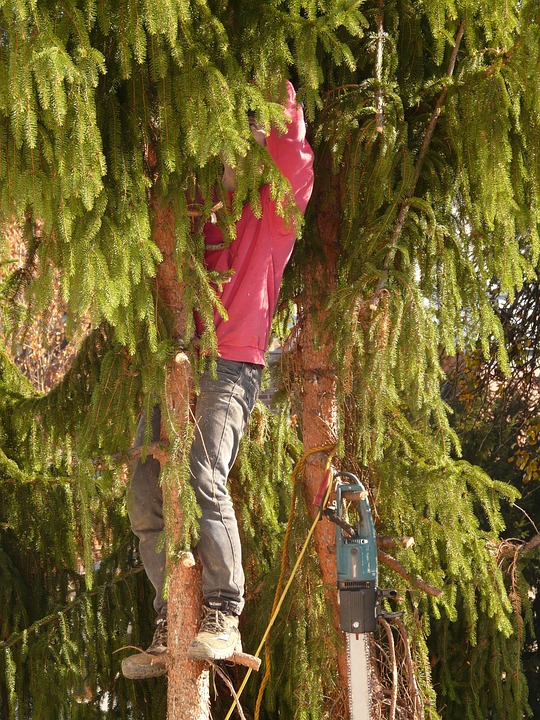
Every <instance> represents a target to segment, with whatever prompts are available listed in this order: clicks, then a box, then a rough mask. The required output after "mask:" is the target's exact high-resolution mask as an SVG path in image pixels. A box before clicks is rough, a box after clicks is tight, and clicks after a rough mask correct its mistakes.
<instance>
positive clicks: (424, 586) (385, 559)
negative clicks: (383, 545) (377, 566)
mask: <svg viewBox="0 0 540 720" xmlns="http://www.w3.org/2000/svg"><path fill="white" fill-rule="evenodd" d="M377 556H378V558H379V560H380V561H381V562H382V563H384V564H385V565H387V566H388V567H389V568H390V569H391V570H393V571H394V572H396V573H397V574H398V575H401V577H403V578H405V580H407V582H409V583H410V584H411V585H413V586H414V587H416V588H418V589H419V590H422V591H423V592H425V593H427V594H428V595H431V596H432V597H436V598H440V597H442V595H443V591H442V590H439V588H436V587H434V586H433V585H430V584H429V583H427V582H426V581H425V580H422V578H420V577H414V576H413V575H411V573H410V572H408V570H406V569H405V568H404V567H403V565H402V564H401V563H400V562H398V561H397V560H396V559H395V558H394V557H392V556H391V555H388V554H387V553H385V552H384V551H383V550H379V551H378V552H377Z"/></svg>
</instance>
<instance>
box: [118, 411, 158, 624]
mask: <svg viewBox="0 0 540 720" xmlns="http://www.w3.org/2000/svg"><path fill="white" fill-rule="evenodd" d="M160 424H161V413H160V410H159V407H158V406H157V405H156V407H155V408H154V411H153V413H152V442H158V441H159V435H160ZM143 438H144V417H141V419H140V421H139V427H138V428H137V435H136V437H135V442H134V443H133V447H141V445H142V444H143ZM159 471H160V465H159V462H158V461H157V460H156V459H155V458H154V457H152V456H151V455H148V456H147V458H146V461H145V462H142V460H140V459H139V460H138V461H137V463H136V465H135V470H134V473H133V478H132V480H131V486H130V489H129V491H128V502H127V508H128V514H129V519H130V521H131V528H132V530H133V532H134V533H135V535H136V536H137V537H138V538H139V553H140V556H141V560H142V563H143V565H144V569H145V572H146V574H147V576H148V579H149V580H150V582H151V583H152V585H153V586H154V589H155V591H156V598H155V600H154V609H155V611H156V613H157V614H158V615H163V616H164V615H166V613H167V603H166V601H165V600H164V599H163V596H162V594H163V584H164V582H165V550H164V549H162V550H160V551H159V552H157V550H156V547H157V544H158V540H159V536H160V535H161V533H162V531H163V495H162V492H161V485H160V483H159Z"/></svg>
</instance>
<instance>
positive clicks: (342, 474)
mask: <svg viewBox="0 0 540 720" xmlns="http://www.w3.org/2000/svg"><path fill="white" fill-rule="evenodd" d="M339 477H346V478H349V480H352V481H353V482H355V483H356V484H357V485H360V488H361V489H362V490H364V489H365V488H364V486H363V485H362V483H361V482H360V480H359V479H358V478H357V477H356V475H353V474H352V473H350V472H347V471H346V470H341V471H340V472H338V473H336V474H335V475H334V478H335V479H336V480H337V478H339Z"/></svg>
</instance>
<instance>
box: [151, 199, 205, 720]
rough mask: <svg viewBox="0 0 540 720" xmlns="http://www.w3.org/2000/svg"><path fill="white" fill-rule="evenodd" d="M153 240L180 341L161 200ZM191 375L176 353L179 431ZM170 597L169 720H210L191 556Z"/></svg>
mask: <svg viewBox="0 0 540 720" xmlns="http://www.w3.org/2000/svg"><path fill="white" fill-rule="evenodd" d="M152 221H153V233H154V240H155V242H156V244H157V246H158V247H159V249H160V250H161V253H162V255H163V261H162V262H161V263H160V265H159V267H158V272H157V279H156V285H157V292H158V294H159V295H160V297H161V298H162V299H163V301H164V303H165V304H166V306H167V307H168V308H169V310H170V311H171V312H172V313H173V318H174V330H173V332H174V336H175V337H177V338H182V337H183V333H184V329H185V306H184V301H183V286H182V284H181V283H179V282H178V271H177V268H176V263H175V261H174V248H175V232H174V214H173V211H172V209H171V208H170V207H163V206H162V205H161V204H160V203H159V201H157V200H153V202H152ZM192 388H193V383H192V374H191V366H190V363H189V360H188V357H187V356H186V355H185V354H184V353H181V352H180V353H178V355H177V356H176V358H175V361H174V363H172V365H171V367H170V368H168V371H167V378H166V404H167V410H168V412H170V413H172V414H173V416H174V418H175V423H176V424H177V427H178V428H182V427H185V425H186V424H187V423H188V422H189V408H190V402H191V396H192ZM175 485H176V483H172V484H171V489H169V491H168V492H167V489H165V488H164V494H163V502H164V503H165V504H166V503H169V508H170V512H168V511H167V508H165V512H164V517H165V518H172V521H171V522H172V525H173V527H168V521H167V520H166V527H165V530H166V533H167V535H168V537H171V536H172V537H174V539H175V540H176V539H177V536H178V530H179V528H180V527H181V524H182V512H181V509H180V507H179V502H178V494H177V493H176V492H175V491H174V488H175ZM169 573H170V581H169V595H168V648H169V658H170V659H169V672H168V676H169V683H168V693H167V720H208V719H209V718H210V692H209V677H208V670H205V669H204V666H203V664H202V663H194V662H192V661H191V660H188V657H187V649H188V646H189V644H190V642H191V640H192V639H193V637H194V636H195V634H196V632H197V628H198V622H199V615H200V608H201V600H202V593H201V571H200V567H199V566H198V564H196V563H195V562H194V561H193V559H192V556H191V554H190V553H186V554H184V555H183V556H181V557H179V558H177V559H176V560H175V562H174V563H172V565H171V566H170V567H169Z"/></svg>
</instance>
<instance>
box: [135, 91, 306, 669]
mask: <svg viewBox="0 0 540 720" xmlns="http://www.w3.org/2000/svg"><path fill="white" fill-rule="evenodd" d="M285 115H286V118H287V121H288V125H287V130H286V132H285V133H283V134H280V133H279V131H278V130H277V129H275V128H273V129H272V130H271V131H270V133H269V134H268V135H267V136H266V135H265V133H264V131H263V130H262V128H261V127H259V126H258V125H257V124H256V123H255V122H254V120H253V119H250V120H249V123H250V127H251V131H252V133H253V135H254V137H255V139H256V140H257V142H259V143H260V144H261V145H264V146H265V147H266V149H267V151H268V153H269V154H270V156H271V158H272V160H273V161H274V163H275V164H276V165H277V167H278V168H279V170H280V171H281V173H282V174H283V175H284V176H285V177H286V178H287V180H289V182H290V185H291V191H292V195H293V198H294V201H295V203H296V205H297V207H298V208H299V210H300V211H301V212H302V213H304V212H305V209H306V205H307V203H308V200H309V198H310V195H311V191H312V188H313V152H312V150H311V148H310V146H309V143H308V142H307V140H306V126H305V122H304V115H303V110H302V107H301V106H300V105H299V104H298V103H297V102H296V93H295V90H294V88H293V86H292V84H291V83H290V82H287V97H286V101H285ZM234 181H235V178H234V171H233V170H232V169H231V168H229V167H227V166H225V167H224V175H223V185H224V187H225V189H226V190H229V191H230V192H234ZM259 192H260V205H261V210H262V213H261V214H260V216H259V217H257V216H256V215H255V214H254V212H253V209H252V207H251V206H250V205H249V204H247V205H245V207H244V208H243V210H242V215H241V217H240V219H239V220H238V222H237V223H236V236H235V239H234V240H233V241H232V242H231V244H230V245H228V246H227V247H225V246H224V243H223V236H222V234H221V231H220V229H219V227H218V226H217V225H216V224H212V223H207V224H206V225H205V227H204V236H205V247H206V250H205V263H206V266H207V269H208V270H209V271H211V270H218V271H221V272H222V271H229V272H230V274H229V278H230V279H229V280H228V281H227V282H225V283H224V284H223V287H222V290H221V292H220V300H221V302H222V304H223V306H224V308H225V310H226V311H227V319H226V320H225V319H223V318H222V317H221V315H220V314H219V313H218V312H216V313H215V315H214V325H215V330H216V335H217V341H218V357H217V360H216V371H217V374H216V376H212V375H211V374H210V371H209V370H207V371H206V372H204V373H203V374H202V376H201V378H200V392H199V395H198V398H197V402H196V409H195V433H194V439H193V444H192V446H191V451H190V470H191V479H192V485H193V488H194V491H195V495H196V498H197V501H198V503H199V505H200V508H201V517H200V520H199V526H200V528H199V529H200V534H199V542H198V544H197V553H198V555H199V557H200V559H201V563H202V568H203V574H202V581H203V598H204V604H203V619H202V623H201V627H200V630H199V633H198V634H197V636H196V637H195V638H194V640H193V642H192V643H191V645H190V647H189V651H188V655H189V657H190V658H191V659H193V660H220V659H224V658H228V657H230V656H231V655H232V654H233V653H234V652H238V651H241V648H242V646H241V640H240V634H239V631H238V616H239V615H240V613H241V612H242V608H243V606H244V573H243V569H242V553H241V547H240V538H239V534H238V526H237V522H236V517H235V514H234V509H233V505H232V501H231V497H230V495H229V492H228V489H227V480H228V476H229V472H230V470H231V468H232V466H233V463H234V461H235V459H236V455H237V453H238V447H239V444H240V440H241V438H242V435H243V433H244V430H245V428H246V425H247V423H248V421H249V417H250V414H251V411H252V410H253V407H254V405H255V402H256V400H257V396H258V392H259V387H260V382H261V374H262V369H263V367H264V364H265V354H266V351H267V348H268V343H269V338H270V329H271V324H272V317H273V314H274V311H275V309H276V303H277V299H278V293H279V288H280V284H281V279H282V276H283V271H284V270H285V266H286V265H287V262H288V261H289V258H290V256H291V253H292V250H293V247H294V242H295V232H294V227H293V223H292V222H287V221H286V220H284V218H283V217H281V215H280V214H279V211H278V207H277V203H276V201H275V200H273V199H272V198H271V196H270V186H269V185H263V186H262V187H261V189H260V191H259ZM198 329H199V331H202V329H203V328H202V327H201V326H200V320H199V326H198ZM159 429H160V413H159V408H156V409H155V410H154V414H153V417H152V434H153V439H154V440H157V439H158V438H159ZM143 434H144V421H141V423H139V429H138V432H137V438H136V441H135V445H140V444H141V443H142V437H143ZM159 470H160V467H159V462H158V461H157V460H156V459H155V458H153V457H149V458H147V460H146V462H144V463H143V462H141V461H139V462H138V463H137V465H136V468H135V472H134V475H133V479H132V484H131V490H130V497H129V503H128V509H129V514H130V520H131V525H132V528H133V531H134V533H135V534H136V535H137V536H138V538H139V551H140V554H141V558H142V561H143V564H144V568H145V571H146V573H147V575H148V577H149V579H150V581H151V582H152V584H153V586H154V588H155V590H156V599H155V602H154V607H155V609H156V612H157V615H158V619H157V623H156V631H155V633H154V640H153V642H152V645H151V646H150V647H149V648H148V650H147V653H148V654H145V653H139V654H137V655H132V656H130V657H128V658H126V659H125V660H124V661H123V663H122V671H123V673H124V675H125V676H126V677H130V678H143V677H152V676H155V675H161V674H163V673H165V672H166V666H165V662H164V661H163V662H160V661H159V656H160V655H162V654H163V652H165V650H166V648H167V620H166V618H167V603H166V600H165V598H164V597H163V584H164V579H165V554H164V551H163V550H162V551H160V552H156V548H157V545H158V538H159V535H160V534H161V532H162V530H163V514H162V495H161V487H160V485H159ZM152 656H153V657H152Z"/></svg>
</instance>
